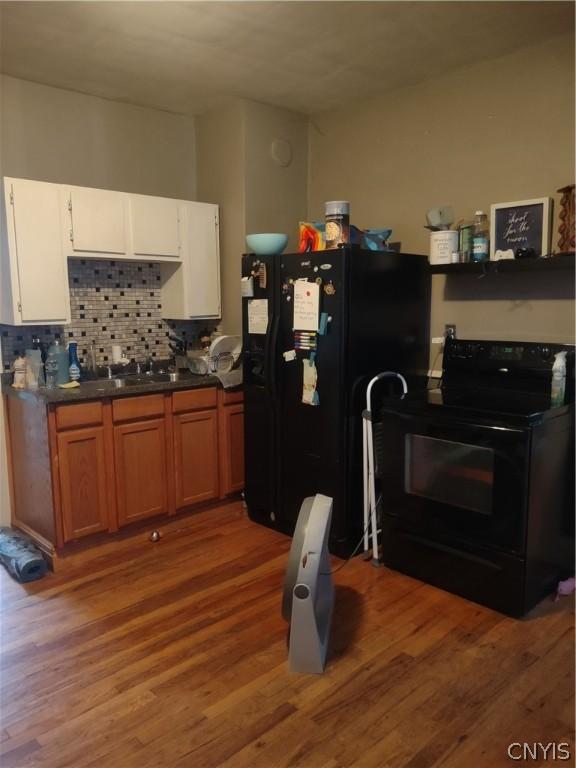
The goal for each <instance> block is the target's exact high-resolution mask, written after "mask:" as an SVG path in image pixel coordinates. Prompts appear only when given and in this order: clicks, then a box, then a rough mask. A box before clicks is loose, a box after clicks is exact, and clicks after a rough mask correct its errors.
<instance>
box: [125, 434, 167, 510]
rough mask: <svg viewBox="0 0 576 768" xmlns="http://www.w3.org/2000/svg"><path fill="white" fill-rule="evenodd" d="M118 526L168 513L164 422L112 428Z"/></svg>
mask: <svg viewBox="0 0 576 768" xmlns="http://www.w3.org/2000/svg"><path fill="white" fill-rule="evenodd" d="M114 465H115V469H116V498H117V507H118V525H127V524H128V523H132V522H134V521H135V520H140V519H142V518H146V517H153V516H154V515H162V514H167V513H168V472H167V462H166V429H165V425H164V419H149V420H147V421H137V422H132V423H129V424H117V425H116V426H115V427H114Z"/></svg>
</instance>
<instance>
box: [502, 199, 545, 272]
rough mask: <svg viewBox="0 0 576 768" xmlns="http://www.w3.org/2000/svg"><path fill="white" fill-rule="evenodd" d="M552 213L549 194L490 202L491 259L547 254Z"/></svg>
mask: <svg viewBox="0 0 576 768" xmlns="http://www.w3.org/2000/svg"><path fill="white" fill-rule="evenodd" d="M551 217H552V199H551V198H549V197H540V198H537V199H536V200H520V201H519V202H516V203H497V204H496V205H491V206H490V259H491V260H492V261H498V260H499V259H514V258H517V257H518V256H547V255H548V254H549V252H550V225H551ZM519 252H520V253H519Z"/></svg>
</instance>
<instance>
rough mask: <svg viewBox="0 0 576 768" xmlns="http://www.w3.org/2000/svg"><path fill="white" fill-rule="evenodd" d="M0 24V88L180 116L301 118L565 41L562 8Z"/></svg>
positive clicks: (205, 12)
mask: <svg viewBox="0 0 576 768" xmlns="http://www.w3.org/2000/svg"><path fill="white" fill-rule="evenodd" d="M0 18H1V29H0V35H1V36H0V45H1V49H0V51H1V57H0V68H1V71H2V72H4V73H5V74H8V75H12V76H14V77H19V78H23V79H26V80H33V81H36V82H39V83H44V84H46V85H53V86H57V87H60V88H68V89H71V90H75V91H80V92H82V93H87V94H91V95H95V96H102V97H104V98H107V99H113V100H116V101H123V102H128V103H131V104H138V105H142V106H147V107H153V108H156V109H162V110H168V111H170V112H177V113H182V114H187V115H195V114H199V113H202V112H204V111H205V110H207V109H209V108H211V107H213V106H216V105H218V104H219V103H222V102H224V101H226V100H229V99H231V98H236V97H239V98H246V99H253V100H255V101H260V102H265V103H268V104H273V105H276V106H281V107H286V108H289V109H293V110H296V111H299V112H303V113H307V114H313V113H316V112H320V111H323V110H326V109H331V108H334V107H338V106H341V105H342V104H352V103H354V102H358V101H361V100H364V99H369V98H375V97H377V96H378V95H381V94H385V93H386V92H388V91H390V90H393V89H395V88H398V87H402V86H406V85H410V84H413V83H416V82H420V81H422V80H427V79H433V78H434V77H435V76H438V75H440V74H443V73H445V72H448V71H450V70H452V69H457V68H461V67H464V66H467V65H469V64H472V63H474V62H476V61H480V60H483V59H488V58H493V57H496V56H501V55H505V54H506V53H508V52H511V51H513V50H515V49H517V48H520V47H524V46H527V45H531V44H533V43H537V42H538V41H541V40H544V39H546V38H549V37H552V36H554V35H558V34H561V33H562V32H566V31H569V30H572V29H573V28H574V5H573V3H571V2H548V1H546V0H543V1H541V2H470V1H469V0H462V1H461V2H411V1H410V0H403V1H402V2H360V1H358V0H354V1H353V2H329V1H327V2H318V1H316V2H313V1H311V0H294V1H293V2H267V0H261V1H259V2H243V1H242V0H239V1H236V2H229V1H226V0H224V1H223V2H219V1H214V0H212V1H210V2H201V1H198V2H186V1H185V0H184V1H183V2H170V1H168V0H167V1H166V2H154V1H150V2H90V1H88V2H50V1H48V2H0ZM473 87H474V83H472V82H471V83H470V92H471V97H472V95H473Z"/></svg>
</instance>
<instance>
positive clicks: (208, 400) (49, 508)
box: [5, 387, 244, 557]
mask: <svg viewBox="0 0 576 768" xmlns="http://www.w3.org/2000/svg"><path fill="white" fill-rule="evenodd" d="M25 394H26V393H25ZM5 400H6V403H5V405H6V416H7V420H6V428H7V436H8V442H9V445H10V454H9V457H8V458H9V476H10V493H11V497H12V509H13V514H12V523H13V524H14V525H15V526H16V527H18V528H20V529H22V530H24V531H26V532H27V533H28V534H29V535H31V536H32V537H33V538H34V539H35V541H36V542H37V543H38V544H39V545H40V546H41V547H42V548H43V550H44V551H45V552H46V553H47V554H48V555H49V556H50V557H52V556H57V555H58V552H59V551H60V550H65V549H66V548H67V545H68V544H69V543H70V542H72V541H74V540H76V539H84V540H85V543H88V541H89V538H88V537H89V536H90V535H91V534H97V533H102V532H110V533H114V532H115V531H117V530H118V528H119V527H122V526H127V525H129V524H130V523H133V522H134V523H135V522H137V521H139V520H146V519H147V518H152V517H159V516H163V515H172V514H174V513H175V512H176V510H183V509H185V508H189V507H194V506H195V505H198V504H202V503H205V502H210V501H213V500H215V499H218V498H225V497H226V496H228V495H230V494H232V493H236V492H237V491H240V490H241V489H242V488H243V486H244V445H243V443H244V414H243V394H242V392H239V391H237V390H236V391H225V390H222V389H216V388H215V387H199V388H193V389H190V390H179V391H176V392H168V391H165V392H157V393H154V394H145V395H136V396H126V397H121V396H120V397H117V398H106V397H104V398H95V399H93V400H87V401H81V402H77V403H74V402H71V403H62V404H60V403H58V404H50V403H48V404H47V403H45V402H43V401H42V400H41V399H40V398H29V397H25V396H23V397H20V396H19V395H18V394H16V393H14V394H13V393H10V396H7V397H6V398H5ZM98 540H100V539H99V538H98V537H96V538H95V541H98Z"/></svg>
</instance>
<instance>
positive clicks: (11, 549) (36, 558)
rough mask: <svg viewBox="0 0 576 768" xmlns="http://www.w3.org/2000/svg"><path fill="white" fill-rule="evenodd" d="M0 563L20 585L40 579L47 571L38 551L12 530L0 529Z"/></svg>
mask: <svg viewBox="0 0 576 768" xmlns="http://www.w3.org/2000/svg"><path fill="white" fill-rule="evenodd" d="M0 562H1V563H2V565H3V566H4V567H5V568H6V570H7V571H8V573H9V574H10V575H11V576H13V577H14V578H15V579H16V581H19V582H20V583H21V584H24V583H26V582H28V581H35V580H36V579H41V578H42V577H43V576H45V575H46V572H47V570H48V565H47V563H46V560H44V558H43V557H42V553H41V552H40V550H39V549H38V548H37V547H36V546H35V545H34V543H33V542H32V541H31V540H30V539H29V538H28V537H27V536H25V535H24V534H23V533H20V532H19V531H15V530H14V529H13V528H0Z"/></svg>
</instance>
